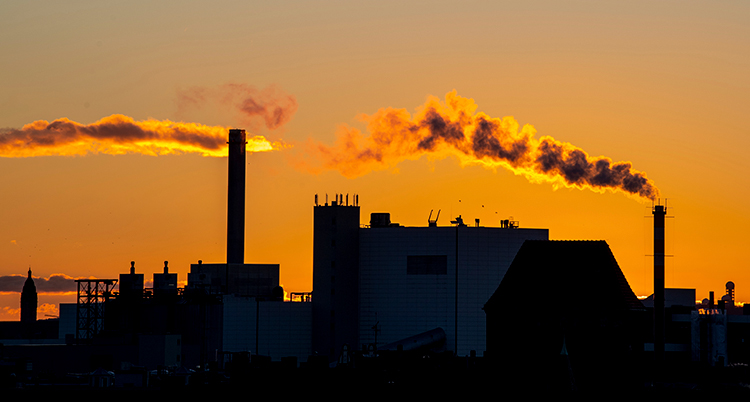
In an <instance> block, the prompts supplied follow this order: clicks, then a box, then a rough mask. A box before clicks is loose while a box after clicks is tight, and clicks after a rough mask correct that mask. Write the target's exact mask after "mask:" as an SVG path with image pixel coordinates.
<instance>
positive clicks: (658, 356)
mask: <svg viewBox="0 0 750 402" xmlns="http://www.w3.org/2000/svg"><path fill="white" fill-rule="evenodd" d="M653 214H654V360H655V364H656V368H657V370H660V369H661V367H662V365H663V364H664V217H665V216H666V215H667V208H666V206H663V205H656V206H654V209H653Z"/></svg>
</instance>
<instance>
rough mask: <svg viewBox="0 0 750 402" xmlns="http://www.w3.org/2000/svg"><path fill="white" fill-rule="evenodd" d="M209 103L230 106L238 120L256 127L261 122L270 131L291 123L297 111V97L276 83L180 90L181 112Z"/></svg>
mask: <svg viewBox="0 0 750 402" xmlns="http://www.w3.org/2000/svg"><path fill="white" fill-rule="evenodd" d="M210 102H219V103H220V104H222V105H223V106H229V107H231V108H232V109H234V110H235V111H236V113H237V117H238V119H239V122H240V123H242V124H243V125H245V126H248V127H250V128H251V129H253V130H257V129H258V128H260V127H259V124H258V121H259V120H260V121H262V122H263V124H264V125H265V126H266V128H268V129H269V130H276V129H278V128H280V127H282V126H283V125H284V124H286V123H287V122H289V120H291V119H292V117H293V116H294V113H296V112H297V99H296V98H295V97H294V96H292V95H289V94H286V93H285V92H284V91H282V90H281V89H280V88H279V87H278V86H276V85H270V86H268V87H266V88H263V89H257V88H255V87H254V86H252V85H248V84H237V83H233V84H225V85H221V86H219V87H216V88H207V87H191V88H188V89H185V90H181V91H178V93H177V106H178V109H179V110H180V112H184V111H185V110H186V109H188V108H189V107H198V108H200V107H203V106H204V105H205V104H207V103H210Z"/></svg>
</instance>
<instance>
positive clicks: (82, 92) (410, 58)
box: [0, 0, 750, 320]
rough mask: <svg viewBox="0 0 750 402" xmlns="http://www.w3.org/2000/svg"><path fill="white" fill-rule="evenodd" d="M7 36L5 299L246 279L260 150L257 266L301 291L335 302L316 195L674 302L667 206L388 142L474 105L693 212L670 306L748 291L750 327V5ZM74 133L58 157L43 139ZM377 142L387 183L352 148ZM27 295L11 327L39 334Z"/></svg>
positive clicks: (194, 18)
mask: <svg viewBox="0 0 750 402" xmlns="http://www.w3.org/2000/svg"><path fill="white" fill-rule="evenodd" d="M0 15H2V16H3V23H2V24H0V54H2V61H3V62H2V63H0V189H2V196H1V197H0V282H2V281H6V282H7V280H8V278H5V276H9V275H24V276H25V275H26V272H27V270H28V269H29V266H30V267H31V268H32V270H33V274H34V276H35V277H40V278H49V277H50V276H51V275H53V274H62V275H66V276H69V277H73V278H79V277H97V278H116V277H117V276H118V275H119V274H120V273H125V272H127V270H128V268H129V266H130V261H131V260H134V261H136V269H137V271H138V272H139V273H144V274H145V276H146V279H150V278H151V277H152V274H153V273H154V272H161V270H162V267H163V262H164V261H165V260H168V261H169V267H170V269H171V271H170V272H177V273H178V274H179V280H180V281H183V282H184V281H186V280H187V272H188V271H189V264H191V263H195V262H197V261H198V260H199V259H200V260H203V261H204V262H224V261H225V259H226V179H227V172H226V170H227V160H226V158H224V157H217V156H216V155H220V154H221V151H222V149H221V147H222V146H223V141H224V137H222V133H224V132H225V130H226V129H228V128H229V127H242V128H245V129H246V130H247V131H248V136H256V135H257V136H263V137H265V139H267V141H268V142H262V141H261V140H260V139H259V140H258V141H261V142H258V145H257V146H258V148H254V149H257V150H262V151H263V152H256V153H252V154H250V155H249V156H248V165H247V177H248V178H247V188H248V191H247V198H246V202H247V213H246V215H247V222H246V249H245V259H246V262H248V263H255V262H257V263H278V264H280V265H281V283H282V284H283V286H284V288H285V290H286V291H287V292H302V291H311V290H312V212H313V211H312V207H313V204H314V196H315V194H319V196H320V197H322V199H324V198H325V195H326V194H328V196H329V198H331V199H332V198H333V196H334V194H336V193H344V194H347V193H348V194H350V195H352V194H359V204H360V207H361V221H362V223H367V222H369V216H370V213H371V212H390V213H391V219H392V221H394V222H398V223H400V224H402V225H408V226H426V225H427V218H428V216H429V213H430V210H435V211H437V210H439V209H440V210H442V212H441V215H440V221H439V222H438V224H439V225H448V224H449V221H450V219H452V218H454V217H455V216H457V215H459V214H460V215H462V216H463V218H464V219H465V220H466V221H468V222H473V221H474V219H475V218H479V219H480V222H481V224H482V225H486V226H497V225H498V224H499V220H500V219H508V218H509V217H511V216H512V217H513V219H515V220H519V221H520V224H521V227H527V228H548V229H549V233H550V238H551V239H554V240H580V239H582V240H599V239H603V240H606V241H607V242H608V243H609V245H610V247H611V249H612V251H613V253H614V255H615V257H616V258H617V261H618V263H619V264H620V267H621V268H622V270H623V272H624V273H625V276H626V278H627V280H628V282H629V283H630V285H631V287H632V288H633V291H634V292H635V293H636V294H637V295H641V296H646V295H649V294H651V292H652V271H651V260H650V259H649V258H648V257H646V255H647V254H650V253H651V245H650V243H649V242H650V241H651V234H650V225H651V224H652V223H651V219H649V218H648V216H650V215H651V202H650V201H647V200H645V199H644V198H640V199H639V197H637V196H634V195H627V194H625V193H624V192H622V191H616V192H613V191H606V190H605V191H604V192H601V191H592V190H590V189H579V188H568V187H566V186H564V185H563V184H562V182H561V181H560V180H559V179H554V180H553V179H550V180H552V181H550V180H547V179H543V178H539V177H535V176H534V175H530V174H529V171H528V170H526V171H524V170H523V166H521V168H518V167H517V168H516V170H515V171H512V170H509V169H508V168H507V166H508V164H507V163H506V164H505V165H503V164H501V163H488V159H482V160H483V161H484V163H480V162H479V159H481V158H477V157H476V155H474V156H472V155H467V154H465V153H462V151H460V150H457V148H451V147H449V146H447V145H445V146H441V147H438V148H435V149H433V150H431V151H429V152H427V151H424V150H421V149H420V150H419V151H418V152H417V151H414V148H409V146H406V145H404V147H406V148H404V147H401V146H399V147H398V149H390V150H388V147H389V146H391V145H393V144H400V142H399V141H404V137H403V133H404V132H406V131H398V130H395V131H393V130H391V131H389V130H390V128H389V127H391V126H389V125H388V124H386V122H390V123H392V122H393V120H392V119H390V120H389V119H386V117H388V116H390V117H393V116H401V117H402V118H403V119H405V120H403V121H408V122H412V123H413V124H418V123H419V118H420V116H423V114H424V112H425V110H426V109H427V108H426V107H425V105H426V104H432V105H442V106H441V107H447V106H445V105H446V102H448V103H450V99H454V100H455V99H459V100H460V101H461V102H464V103H465V104H467V105H469V106H470V109H471V108H473V107H475V109H472V110H473V111H472V112H471V113H470V114H469V115H470V116H473V117H472V118H476V116H480V114H481V116H486V118H487V119H490V120H491V119H503V118H505V117H510V116H512V117H513V119H514V120H515V121H517V122H518V124H519V127H518V130H526V131H523V133H526V134H518V135H517V136H516V137H514V138H521V137H523V136H524V135H526V137H524V138H526V139H529V141H531V142H532V143H534V144H536V143H539V141H541V139H542V137H544V136H549V137H552V138H554V140H556V141H558V142H560V143H567V144H570V146H571V147H576V148H579V149H580V150H583V151H584V152H586V153H587V154H588V155H589V157H590V158H591V159H594V158H599V157H606V158H610V159H611V160H612V162H613V163H617V162H630V163H631V164H632V169H633V170H634V171H635V172H640V173H642V174H643V175H645V177H647V178H648V180H650V181H651V182H652V183H653V185H655V186H656V187H657V188H658V190H659V192H660V197H661V198H662V199H663V198H668V200H669V201H668V215H670V216H673V217H674V218H673V219H668V221H667V228H666V229H667V233H666V236H667V253H668V254H670V255H673V257H671V258H667V261H666V284H667V286H668V287H682V288H695V289H696V291H697V293H696V296H697V298H698V299H702V298H704V297H708V292H709V291H710V290H714V291H716V293H717V298H718V297H720V296H721V295H722V294H723V293H724V284H725V283H726V282H727V281H729V280H732V281H734V282H735V284H736V295H737V299H738V300H739V301H748V302H750V269H748V268H749V267H748V262H747V260H748V258H747V255H746V254H747V253H746V250H747V249H748V246H747V244H748V241H749V240H750V234H748V233H747V228H748V227H750V211H748V207H750V175H748V173H747V172H748V171H749V170H750V158H748V157H747V155H746V152H747V150H748V149H750V129H749V128H748V127H750V125H748V123H747V120H748V112H749V111H750V24H748V21H750V3H748V2H746V1H728V0H719V1H712V2H708V1H659V2H651V1H628V2H609V1H606V2H601V1H599V2H595V1H564V2H562V1H523V2H505V1H494V2H488V1H463V2H460V3H459V2H443V1H429V2H427V1H420V2H406V3H404V2H402V1H398V2H397V1H378V2H353V1H274V2H258V1H255V2H252V1H250V2H249V1H214V2H211V3H210V4H209V2H196V1H194V2H184V1H157V2H153V1H149V2H146V1H128V2H119V1H88V0H84V1H72V2H54V1H46V0H43V1H38V2H2V3H0ZM453 91H455V92H453ZM472 105H473V106H472ZM388 108H390V109H388ZM446 110H447V109H446ZM407 113H408V115H407ZM446 113H448V112H446ZM451 113H452V112H451ZM384 116H385V117H384ZM58 119H66V120H61V121H58V122H56V123H55V124H54V126H55V127H58V128H59V131H58V132H56V133H55V134H54V135H56V136H57V137H55V138H56V139H55V141H58V142H56V143H55V144H52V143H51V142H50V141H52V138H51V137H44V139H41V137H39V136H43V135H45V133H48V131H49V130H48V129H47V128H46V127H47V123H44V121H46V122H53V121H55V120H58ZM399 121H402V120H399ZM472 121H473V120H472ZM492 121H496V122H499V121H500V120H492ZM504 121H505V123H504V124H511V123H512V121H513V120H510V119H505V120H504ZM35 122H36V123H35ZM180 122H182V123H185V124H184V125H180V124H178V123H180ZM32 123H34V124H33V125H32ZM188 123H190V124H188ZM381 123H382V124H381ZM390 123H389V124H390ZM412 123H409V124H412ZM498 124H499V123H498ZM27 125H29V126H27ZM526 125H529V126H528V127H527V128H525V129H524V126H526ZM24 126H26V127H25V128H24ZM121 126H123V127H127V129H123V130H124V131H117V130H119V128H118V127H121ZM376 126H377V127H376ZM511 126H512V124H511ZM532 126H533V129H532ZM144 127H145V128H144ZM175 127H177V128H175ZM472 127H473V126H472ZM375 128H377V129H378V130H380V131H378V133H379V134H378V133H375V134H374V135H375V137H372V138H380V140H378V141H380V142H378V141H375V140H373V141H372V142H370V143H369V144H370V145H372V144H380V148H382V149H380V150H381V151H383V150H385V151H386V153H385V154H384V155H386V156H387V157H386V158H384V159H382V162H377V161H375V162H373V161H372V160H370V159H366V158H364V157H363V156H362V155H364V154H363V153H357V152H356V151H361V150H362V148H357V149H353V148H342V147H341V146H339V145H337V139H339V141H343V139H346V138H349V139H355V138H359V140H360V141H361V142H360V143H359V144H360V145H366V144H368V143H367V141H369V140H368V136H370V135H371V133H373V131H372V130H374V129H375ZM506 128H507V127H506ZM511 128H512V127H511ZM45 130H47V131H45ZM175 130H176V131H175ZM191 130H193V131H191ZM376 131H377V130H376ZM511 131H512V130H511ZM113 132H114V133H115V134H112V133H113ZM121 132H122V133H129V134H127V135H130V134H132V133H134V132H136V133H139V135H146V138H145V139H144V138H141V139H139V140H138V141H136V140H134V139H132V138H134V137H127V138H128V139H124V137H122V136H120V134H119V133H121ZM468 132H469V131H467V133H468ZM509 132H510V131H509ZM143 133H146V134H143ZM175 133H177V134H175ZM186 133H189V134H190V135H187V134H186ZM513 133H515V131H513ZM193 134H194V135H193ZM384 135H385V136H386V137H387V136H389V135H390V136H391V137H389V138H390V139H389V140H388V141H387V142H383V141H385V140H384V138H385V137H383V136H384ZM378 136H380V137H378ZM519 136H520V137H519ZM63 138H65V141H70V142H66V143H63V142H59V141H62V139H63ZM196 138H197V139H199V140H200V141H199V142H197V141H198V140H196ZM372 138H371V139H372ZM76 141H77V142H76ZM191 141H193V142H191ZM339 144H341V143H339ZM389 144H390V145H389ZM412 145H413V143H412ZM566 146H567V145H566ZM217 147H218V148H217ZM375 148H377V147H375ZM404 149H407V151H408V152H407V151H404ZM371 150H373V149H371ZM519 169H520V170H519ZM21 283H22V282H21ZM2 286H3V283H0V320H17V319H18V318H19V315H18V311H17V309H18V306H19V293H15V292H12V291H7V289H5V288H4V287H2ZM18 291H20V287H19V288H18ZM537 297H538V298H539V300H538V302H539V303H545V304H548V303H550V302H554V301H551V300H547V299H546V298H545V295H537ZM570 298H571V299H574V300H585V298H586V295H581V294H571V295H570ZM60 302H71V303H72V302H75V295H74V294H73V293H67V294H61V293H42V294H40V296H39V304H40V305H42V304H44V303H48V304H50V306H47V307H45V309H44V311H43V312H40V314H39V318H43V315H44V314H45V313H49V314H52V315H54V314H56V305H57V303H60Z"/></svg>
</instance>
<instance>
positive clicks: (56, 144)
mask: <svg viewBox="0 0 750 402" xmlns="http://www.w3.org/2000/svg"><path fill="white" fill-rule="evenodd" d="M228 130H229V128H228V127H221V126H205V125H202V124H198V123H181V122H180V123H178V122H172V121H169V120H145V121H135V120H133V119H132V118H131V117H127V116H123V115H119V114H115V115H112V116H109V117H105V118H103V119H101V120H99V121H97V122H96V123H92V124H80V123H76V122H74V121H71V120H68V119H66V118H61V119H57V120H55V121H53V122H51V123H50V122H47V121H45V120H38V121H35V122H33V123H29V124H27V125H25V126H23V128H21V129H13V128H5V129H0V157H30V156H45V155H86V154H97V153H103V154H110V155H120V154H127V153H139V154H146V155H165V154H183V153H198V154H201V155H203V156H216V157H222V156H226V155H227V151H226V148H227V132H228ZM247 141H248V144H247V151H248V152H262V151H270V150H273V149H279V148H282V147H284V145H283V144H281V143H278V142H274V143H271V142H269V141H268V140H266V139H265V138H264V137H262V136H255V137H251V138H248V140H247Z"/></svg>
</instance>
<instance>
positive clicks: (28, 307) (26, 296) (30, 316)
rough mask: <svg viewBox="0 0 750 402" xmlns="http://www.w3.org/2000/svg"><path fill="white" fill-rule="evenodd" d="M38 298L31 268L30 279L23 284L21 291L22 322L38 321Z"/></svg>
mask: <svg viewBox="0 0 750 402" xmlns="http://www.w3.org/2000/svg"><path fill="white" fill-rule="evenodd" d="M36 308H37V296H36V285H34V279H32V278H31V267H29V277H28V278H26V282H24V284H23V290H22V291H21V322H34V321H36Z"/></svg>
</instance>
